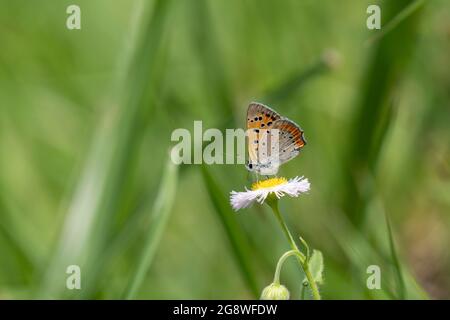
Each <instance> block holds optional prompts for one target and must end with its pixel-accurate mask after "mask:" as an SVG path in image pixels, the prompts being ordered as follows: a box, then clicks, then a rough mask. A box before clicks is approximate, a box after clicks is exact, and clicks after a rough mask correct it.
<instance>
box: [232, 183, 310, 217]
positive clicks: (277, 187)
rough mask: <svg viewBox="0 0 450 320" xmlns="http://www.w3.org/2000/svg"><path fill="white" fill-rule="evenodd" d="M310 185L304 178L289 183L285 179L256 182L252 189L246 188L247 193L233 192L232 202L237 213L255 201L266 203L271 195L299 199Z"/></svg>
mask: <svg viewBox="0 0 450 320" xmlns="http://www.w3.org/2000/svg"><path fill="white" fill-rule="evenodd" d="M309 189H310V183H309V181H308V179H306V178H303V177H295V178H293V179H290V180H289V181H288V180H287V179H286V178H283V177H279V178H278V177H277V178H270V179H267V180H262V181H258V182H255V183H254V184H253V185H252V187H251V189H250V190H249V189H247V188H245V191H242V192H236V191H231V196H230V202H231V206H232V207H233V209H234V210H235V211H237V210H239V209H242V208H247V207H248V206H250V205H252V204H253V203H254V202H255V201H257V202H258V203H261V204H262V203H264V201H265V200H266V198H267V197H268V196H269V195H270V194H274V195H275V196H276V197H277V198H278V199H280V198H281V197H284V196H285V195H288V196H290V197H298V196H299V195H300V194H302V193H305V192H308V191H309Z"/></svg>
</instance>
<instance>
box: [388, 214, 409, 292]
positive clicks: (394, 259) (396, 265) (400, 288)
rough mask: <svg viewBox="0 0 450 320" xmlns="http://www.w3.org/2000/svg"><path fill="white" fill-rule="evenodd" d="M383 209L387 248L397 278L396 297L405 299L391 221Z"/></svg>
mask: <svg viewBox="0 0 450 320" xmlns="http://www.w3.org/2000/svg"><path fill="white" fill-rule="evenodd" d="M383 211H384V217H385V219H386V228H387V233H388V238H389V249H390V251H391V256H392V262H393V264H394V268H395V274H396V276H397V277H396V278H397V292H398V297H399V298H400V299H402V300H405V299H406V291H405V281H404V278H403V273H402V268H401V266H400V262H399V259H398V255H397V250H396V248H395V244H394V237H393V235H392V228H391V221H390V219H389V215H388V213H387V212H386V210H383Z"/></svg>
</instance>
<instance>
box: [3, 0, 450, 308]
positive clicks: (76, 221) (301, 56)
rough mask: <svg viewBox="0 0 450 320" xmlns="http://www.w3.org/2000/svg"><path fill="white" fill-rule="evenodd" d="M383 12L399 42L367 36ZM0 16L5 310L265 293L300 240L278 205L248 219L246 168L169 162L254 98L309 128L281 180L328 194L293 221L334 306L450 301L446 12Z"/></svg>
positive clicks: (201, 3) (240, 123) (138, 6)
mask: <svg viewBox="0 0 450 320" xmlns="http://www.w3.org/2000/svg"><path fill="white" fill-rule="evenodd" d="M70 4H77V5H79V6H80V8H81V30H68V29H67V28H66V19H67V17H68V14H66V8H67V7H68V6H69V5H70ZM370 4H379V5H380V7H381V16H382V26H383V27H384V26H390V27H389V30H387V31H388V32H385V33H381V34H379V33H380V32H379V31H377V30H368V29H367V27H366V19H367V17H368V14H367V13H366V9H367V7H368V5H370ZM0 8H1V10H0V164H1V165H0V299H19V298H32V299H36V298H83V299H86V298H87V299H92V298H96V299H119V298H138V299H253V298H258V296H259V294H260V291H261V290H262V288H263V287H265V286H266V285H268V284H269V283H270V282H271V281H272V277H273V272H274V270H275V265H276V262H277V260H278V258H279V257H280V256H281V254H282V253H283V252H285V251H286V250H288V249H289V247H288V244H287V242H286V241H285V239H284V238H283V234H282V232H281V230H280V229H279V228H278V226H277V223H276V220H275V218H274V217H273V215H272V214H271V212H270V211H269V210H268V207H266V206H254V207H252V208H250V209H246V210H243V211H240V212H239V213H234V212H233V211H232V210H231V208H230V206H229V203H228V197H229V192H230V191H231V190H244V187H245V186H249V184H250V183H251V182H250V181H249V179H248V175H247V172H246V170H245V168H244V166H243V165H212V166H201V165H182V166H180V167H178V168H177V167H175V166H174V165H171V164H170V161H169V157H168V154H169V150H170V148H171V147H172V146H173V145H175V143H174V142H171V141H170V137H171V133H172V131H173V130H174V129H176V128H187V129H189V130H193V121H194V120H202V121H203V127H204V128H205V129H206V128H220V129H225V128H243V127H244V126H245V113H246V108H247V105H248V103H249V102H250V101H259V102H262V103H265V104H268V105H271V106H273V107H274V108H275V109H276V110H277V111H279V112H280V113H281V114H283V115H285V116H287V117H289V118H291V119H293V120H294V121H296V122H297V123H299V124H300V125H301V126H302V128H303V129H304V131H305V136H306V138H307V140H308V145H307V146H306V147H305V148H304V149H303V153H302V154H301V155H300V156H299V157H298V158H296V159H295V160H293V161H291V162H289V163H288V164H286V165H284V166H283V168H282V169H281V172H280V174H281V175H283V176H286V177H293V176H296V175H304V176H305V177H307V178H308V179H309V180H310V181H311V187H312V189H311V191H310V193H309V194H308V195H306V196H303V197H300V198H299V199H287V198H286V199H283V201H282V202H281V210H282V212H283V213H284V215H285V218H286V219H287V222H288V224H289V225H290V227H291V229H292V232H293V233H294V234H295V235H302V236H303V237H304V238H305V239H306V240H307V241H308V243H309V244H310V246H312V247H314V248H317V249H320V250H321V251H322V252H323V255H324V259H325V274H324V277H325V283H324V285H323V286H321V293H322V295H323V298H325V299H403V298H406V299H427V298H431V299H436V298H438V299H442V298H446V299H448V298H450V274H449V270H450V253H449V250H448V248H449V244H450V233H449V227H450V214H449V213H450V103H449V102H450V95H449V92H450V68H449V66H450V60H449V59H450V55H449V52H450V10H449V9H450V4H449V3H448V1H446V0H429V1H408V0H390V1H389V0H387V1H381V2H378V1H366V0H364V1H360V0H345V1H334V0H321V1H315V0H287V1H275V0H272V1H268V0H265V1H257V0H227V1H219V0H171V1H169V0H165V1H164V0H154V1H138V0H133V1H129V0H120V1H107V0H94V1H93V0H90V1H88V0H84V1H82V0H77V1H65V0H64V1H63V0H58V1H56V0H41V1H39V2H37V1H35V2H33V3H31V2H29V1H25V0H18V1H12V0H1V1H0ZM389 23H390V25H389ZM386 29H387V28H386ZM383 30H384V28H382V29H381V32H383ZM388 222H390V229H389V223H388ZM295 263H296V262H295V260H294V259H292V261H288V262H287V264H286V266H285V268H284V269H283V274H282V282H283V284H285V285H286V286H287V287H288V288H289V289H290V291H291V295H292V298H298V295H299V289H300V281H301V280H302V279H303V276H302V275H301V274H299V271H298V268H297V266H296V265H295ZM73 264H75V265H79V266H80V267H81V286H82V289H81V290H68V289H66V278H67V277H68V275H67V274H66V268H67V266H69V265H73ZM369 265H378V266H380V268H381V276H382V288H381V289H380V290H368V289H367V287H366V279H367V277H368V274H367V273H366V269H367V267H368V266H369Z"/></svg>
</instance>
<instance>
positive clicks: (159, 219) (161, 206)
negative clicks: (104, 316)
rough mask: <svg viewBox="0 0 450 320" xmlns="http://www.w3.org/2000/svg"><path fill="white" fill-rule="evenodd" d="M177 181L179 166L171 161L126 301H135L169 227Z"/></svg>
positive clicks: (126, 294) (153, 210)
mask: <svg viewBox="0 0 450 320" xmlns="http://www.w3.org/2000/svg"><path fill="white" fill-rule="evenodd" d="M177 180H178V166H176V165H174V164H173V163H172V161H170V160H169V161H168V163H167V166H166V169H165V171H164V174H163V178H162V181H161V185H160V187H159V191H158V194H157V196H156V200H155V203H154V206H153V209H152V221H151V225H150V228H149V230H148V235H147V239H146V241H145V245H144V248H143V251H142V252H141V255H140V257H139V259H138V263H137V266H136V270H135V271H134V272H133V276H132V279H131V281H130V282H129V286H128V288H127V289H126V290H125V293H124V296H123V297H124V298H125V299H133V298H135V297H136V293H137V291H138V290H139V287H140V286H141V285H142V282H143V281H144V279H145V275H146V274H147V271H148V269H149V268H150V266H151V263H152V261H153V257H154V255H155V252H156V250H157V248H158V245H159V243H160V241H161V237H162V234H163V232H164V230H165V227H166V225H167V221H168V219H169V214H170V211H171V208H172V204H173V202H174V200H175V193H176V188H177Z"/></svg>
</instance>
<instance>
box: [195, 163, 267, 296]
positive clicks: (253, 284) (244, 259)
mask: <svg viewBox="0 0 450 320" xmlns="http://www.w3.org/2000/svg"><path fill="white" fill-rule="evenodd" d="M201 172H202V175H203V181H204V182H205V187H206V190H207V191H208V195H209V198H210V199H211V202H212V204H213V206H214V209H215V210H216V212H217V213H218V215H219V217H220V219H221V222H222V225H223V227H224V229H225V232H226V234H227V236H228V240H229V241H230V245H231V248H232V252H233V254H234V257H235V258H236V261H237V263H238V265H239V267H240V271H241V273H242V276H243V278H244V280H245V282H246V283H247V285H248V287H249V288H250V291H251V293H252V294H253V296H254V297H258V296H259V287H258V283H257V281H256V273H255V272H256V270H255V268H254V266H253V263H252V257H253V254H252V251H251V249H250V245H249V243H248V240H247V238H246V237H245V236H244V234H245V233H244V230H243V229H242V227H241V226H240V225H239V223H238V221H237V219H236V214H235V213H234V212H233V211H232V210H231V207H230V204H229V203H228V200H227V198H226V196H225V194H226V193H225V192H224V191H223V190H221V188H220V186H219V185H218V183H217V182H216V181H215V179H214V178H213V176H212V175H211V173H210V172H209V170H208V168H207V166H206V165H202V166H201Z"/></svg>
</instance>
